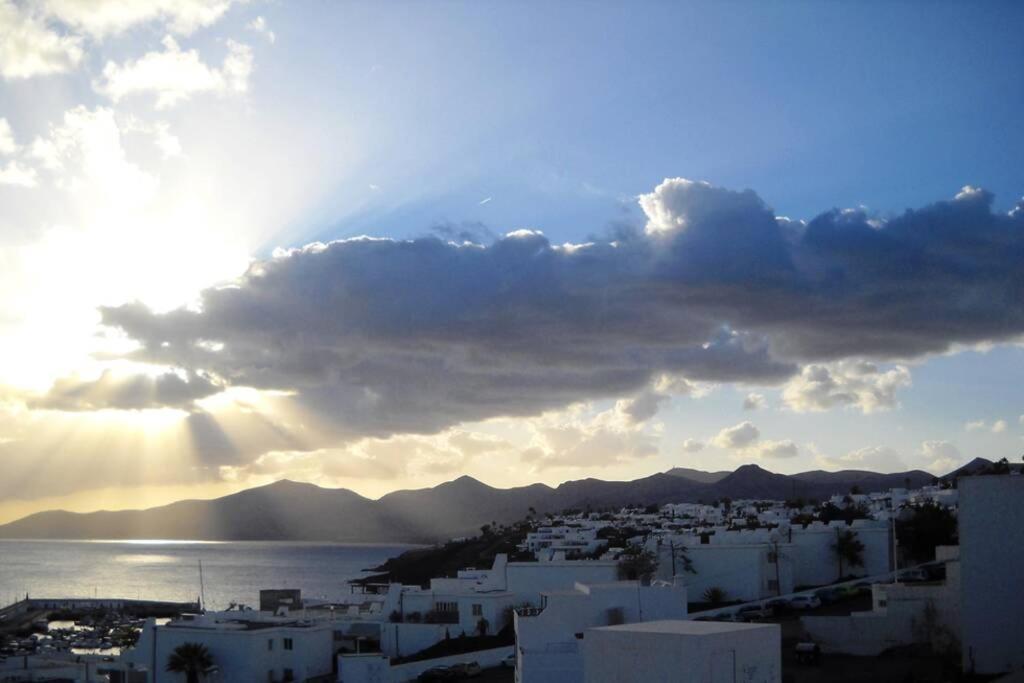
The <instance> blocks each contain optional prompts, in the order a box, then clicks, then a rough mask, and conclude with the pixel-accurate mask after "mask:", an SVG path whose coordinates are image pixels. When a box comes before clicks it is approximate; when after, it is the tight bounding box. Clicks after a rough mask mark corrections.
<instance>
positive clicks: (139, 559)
mask: <svg viewBox="0 0 1024 683" xmlns="http://www.w3.org/2000/svg"><path fill="white" fill-rule="evenodd" d="M113 561H114V562H128V563H134V564H167V563H173V562H178V561H179V559H178V558H177V557H174V556H173V555H154V554H149V555H143V554H137V555H118V556H117V557H115V558H114V560H113Z"/></svg>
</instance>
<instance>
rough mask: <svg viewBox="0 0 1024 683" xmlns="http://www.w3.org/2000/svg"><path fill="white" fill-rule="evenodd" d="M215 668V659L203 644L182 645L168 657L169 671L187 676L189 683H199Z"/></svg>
mask: <svg viewBox="0 0 1024 683" xmlns="http://www.w3.org/2000/svg"><path fill="white" fill-rule="evenodd" d="M211 666H213V657H212V656H211V655H210V651H209V650H207V649H206V646H205V645H203V644H201V643H182V644H181V645H179V646H178V647H176V648H174V650H173V651H172V652H171V654H170V656H168V657H167V671H170V672H171V673H180V674H185V680H186V681H188V683H199V677H200V676H202V675H203V673H204V672H205V671H206V670H207V669H209V668H210V667H211Z"/></svg>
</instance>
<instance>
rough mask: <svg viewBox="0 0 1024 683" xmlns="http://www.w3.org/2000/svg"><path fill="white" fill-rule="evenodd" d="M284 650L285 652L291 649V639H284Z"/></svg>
mask: <svg viewBox="0 0 1024 683" xmlns="http://www.w3.org/2000/svg"><path fill="white" fill-rule="evenodd" d="M284 649H286V650H290V649H292V639H291V638H285V639H284Z"/></svg>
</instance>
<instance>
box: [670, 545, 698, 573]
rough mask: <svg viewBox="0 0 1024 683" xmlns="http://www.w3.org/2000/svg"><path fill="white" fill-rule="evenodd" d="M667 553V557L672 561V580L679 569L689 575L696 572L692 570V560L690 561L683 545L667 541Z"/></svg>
mask: <svg viewBox="0 0 1024 683" xmlns="http://www.w3.org/2000/svg"><path fill="white" fill-rule="evenodd" d="M668 552H669V557H670V558H671V559H672V578H675V576H676V574H677V572H678V569H679V568H682V570H683V571H684V572H687V573H690V574H696V573H697V570H696V569H694V568H693V560H691V559H690V554H689V553H688V552H687V551H686V546H685V545H676V544H675V543H673V542H672V541H669V542H668Z"/></svg>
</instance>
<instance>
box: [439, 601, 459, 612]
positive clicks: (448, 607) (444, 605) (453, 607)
mask: <svg viewBox="0 0 1024 683" xmlns="http://www.w3.org/2000/svg"><path fill="white" fill-rule="evenodd" d="M436 609H437V611H438V612H458V611H459V603H457V602H439V603H437V605H436Z"/></svg>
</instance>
